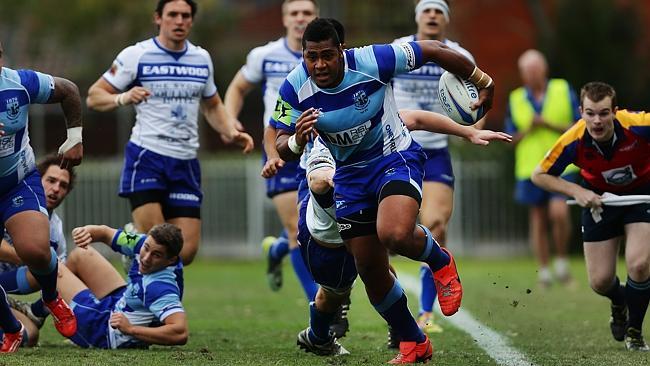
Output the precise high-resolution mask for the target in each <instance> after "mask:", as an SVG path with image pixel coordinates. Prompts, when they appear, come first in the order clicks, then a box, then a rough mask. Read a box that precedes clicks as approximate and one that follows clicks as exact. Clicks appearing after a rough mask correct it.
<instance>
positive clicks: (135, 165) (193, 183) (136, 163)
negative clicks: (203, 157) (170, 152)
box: [119, 142, 203, 208]
mask: <svg viewBox="0 0 650 366" xmlns="http://www.w3.org/2000/svg"><path fill="white" fill-rule="evenodd" d="M142 191H162V192H164V195H163V196H162V198H161V199H162V200H163V201H162V202H160V203H161V204H162V205H163V206H167V207H191V208H199V207H201V201H202V200H203V192H201V168H200V167H199V160H198V159H190V160H182V159H176V158H171V157H168V156H164V155H160V154H156V153H155V152H153V151H150V150H147V149H144V148H142V147H140V146H138V145H136V144H134V143H132V142H129V143H128V144H127V145H126V148H125V149H124V168H123V169H122V177H121V183H120V192H119V194H120V196H121V197H128V196H129V195H131V194H132V193H136V192H142Z"/></svg>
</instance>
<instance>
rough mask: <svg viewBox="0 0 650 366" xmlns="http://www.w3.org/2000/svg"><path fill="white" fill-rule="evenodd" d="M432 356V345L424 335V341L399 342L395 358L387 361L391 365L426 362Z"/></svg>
mask: <svg viewBox="0 0 650 366" xmlns="http://www.w3.org/2000/svg"><path fill="white" fill-rule="evenodd" d="M432 356H433V347H432V346H431V341H429V337H428V336H427V335H426V334H425V335H424V342H422V343H416V342H400V343H399V353H398V354H397V356H395V358H393V359H392V360H390V361H388V363H389V364H391V365H402V364H408V363H417V362H424V363H426V362H428V361H429V360H430V359H431V357H432Z"/></svg>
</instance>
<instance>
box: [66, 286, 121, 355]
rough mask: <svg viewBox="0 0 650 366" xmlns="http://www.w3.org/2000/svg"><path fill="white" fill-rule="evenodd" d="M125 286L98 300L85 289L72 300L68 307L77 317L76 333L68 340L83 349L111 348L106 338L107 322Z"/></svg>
mask: <svg viewBox="0 0 650 366" xmlns="http://www.w3.org/2000/svg"><path fill="white" fill-rule="evenodd" d="M125 290H126V286H124V287H120V288H118V289H116V290H115V291H113V292H111V293H110V294H108V295H107V296H105V297H104V298H103V299H101V300H100V299H98V298H96V297H95V295H94V294H93V293H92V292H91V291H90V289H85V290H83V291H81V292H79V293H78V294H77V295H75V297H74V298H73V299H72V302H71V303H70V307H71V308H72V311H74V315H75V316H76V317H77V333H75V334H74V335H73V336H72V337H70V340H71V341H72V342H74V344H76V345H77V346H80V347H83V348H90V347H92V348H103V349H108V348H111V344H110V341H109V338H108V327H109V325H108V322H109V320H110V318H111V311H112V310H113V308H114V307H115V304H116V303H117V302H118V301H119V300H120V299H121V298H122V294H123V293H124V291H125Z"/></svg>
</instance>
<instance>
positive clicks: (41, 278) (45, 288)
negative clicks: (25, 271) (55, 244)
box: [29, 248, 59, 302]
mask: <svg viewBox="0 0 650 366" xmlns="http://www.w3.org/2000/svg"><path fill="white" fill-rule="evenodd" d="M50 255H51V257H50V264H49V265H48V267H47V269H46V270H45V271H43V272H39V271H37V270H35V269H33V268H30V269H29V270H30V271H31V272H32V274H33V275H34V278H36V281H37V282H38V284H39V285H41V293H42V294H43V301H45V302H49V301H52V300H54V299H56V297H57V295H58V292H57V291H56V277H57V274H58V272H59V260H58V258H57V257H56V252H55V251H54V249H52V248H50Z"/></svg>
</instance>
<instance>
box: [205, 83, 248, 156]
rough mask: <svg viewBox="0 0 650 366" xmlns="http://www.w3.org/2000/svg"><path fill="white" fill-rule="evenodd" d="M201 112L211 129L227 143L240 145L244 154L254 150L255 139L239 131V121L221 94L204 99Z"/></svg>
mask: <svg viewBox="0 0 650 366" xmlns="http://www.w3.org/2000/svg"><path fill="white" fill-rule="evenodd" d="M201 112H202V113H203V115H204V116H205V119H206V120H207V121H208V124H209V125H210V127H212V128H213V129H214V130H215V131H217V132H218V133H219V134H220V135H221V138H222V139H223V140H224V141H225V142H226V143H230V144H236V145H238V146H239V147H241V148H242V151H243V152H244V153H249V152H251V151H252V150H253V147H254V144H253V138H252V137H251V136H250V135H249V134H247V133H246V132H241V131H238V130H237V128H236V125H237V124H238V123H239V121H237V119H236V118H234V117H233V116H232V115H231V114H230V113H228V111H227V110H226V106H225V105H224V104H223V102H222V101H221V97H220V96H219V94H215V95H214V96H212V97H210V98H208V99H203V100H202V101H201Z"/></svg>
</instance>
